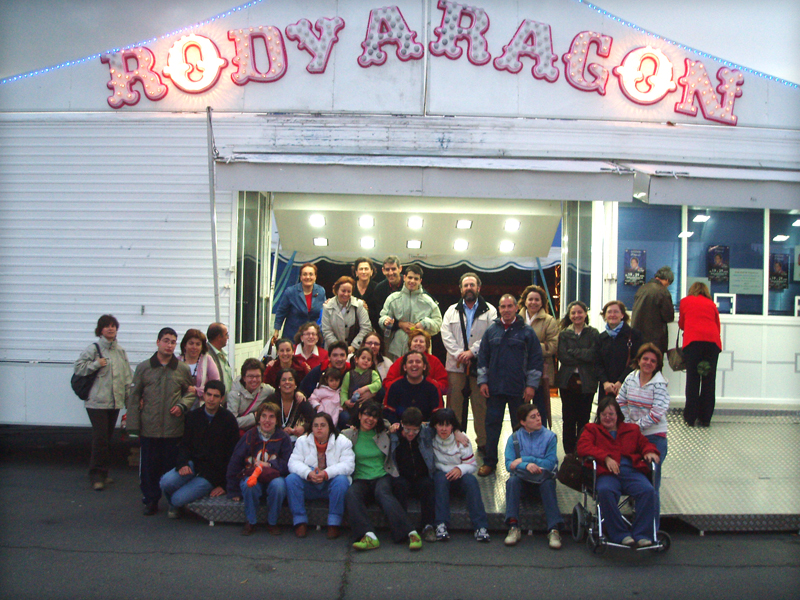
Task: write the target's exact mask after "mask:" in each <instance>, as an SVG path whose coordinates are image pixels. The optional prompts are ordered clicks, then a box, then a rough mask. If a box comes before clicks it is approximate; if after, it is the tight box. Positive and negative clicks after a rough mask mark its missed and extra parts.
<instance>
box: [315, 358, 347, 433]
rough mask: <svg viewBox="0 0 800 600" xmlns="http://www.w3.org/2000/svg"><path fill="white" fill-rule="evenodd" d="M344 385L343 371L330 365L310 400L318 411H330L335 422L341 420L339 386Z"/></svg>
mask: <svg viewBox="0 0 800 600" xmlns="http://www.w3.org/2000/svg"><path fill="white" fill-rule="evenodd" d="M341 385H342V372H341V371H340V370H339V369H337V368H336V367H328V368H327V369H325V372H324V373H323V374H322V377H320V380H319V387H318V388H317V389H315V390H314V391H313V392H312V394H311V397H310V398H309V399H308V401H309V402H310V403H311V406H313V407H314V408H316V409H317V412H324V413H328V414H329V415H330V416H331V418H332V419H333V422H334V423H338V422H339V413H340V412H342V404H341V402H340V399H339V393H340V392H339V386H341Z"/></svg>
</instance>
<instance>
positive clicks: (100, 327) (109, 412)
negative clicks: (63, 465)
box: [74, 315, 133, 492]
mask: <svg viewBox="0 0 800 600" xmlns="http://www.w3.org/2000/svg"><path fill="white" fill-rule="evenodd" d="M118 330H119V321H117V319H116V318H115V317H114V315H102V316H101V317H100V318H99V319H98V320H97V327H95V329H94V334H95V335H96V336H97V337H98V338H99V339H98V340H97V342H95V343H93V344H91V345H90V346H88V347H87V348H86V350H84V351H83V354H81V355H80V357H79V358H78V360H76V361H75V365H74V369H75V374H76V375H91V374H92V373H95V372H96V373H97V376H96V377H95V380H94V383H93V384H92V389H91V391H90V392H89V398H88V399H87V400H86V404H85V405H84V406H85V407H86V412H87V414H88V415H89V421H90V422H91V424H92V456H91V458H90V459H89V481H90V483H91V485H92V488H93V489H94V490H95V491H98V492H99V491H102V490H103V489H104V488H105V486H106V485H108V484H110V483H113V480H112V479H111V477H109V475H108V470H109V467H110V466H111V453H110V452H109V446H110V444H111V438H112V436H113V435H114V428H115V427H116V425H117V417H118V416H119V411H120V410H121V409H123V408H125V406H126V402H127V400H128V394H129V392H130V386H131V382H132V381H133V375H132V373H131V365H130V363H129V362H128V355H127V354H126V352H125V350H123V348H122V346H120V345H119V344H118V343H117V331H118Z"/></svg>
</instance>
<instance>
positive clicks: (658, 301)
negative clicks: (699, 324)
mask: <svg viewBox="0 0 800 600" xmlns="http://www.w3.org/2000/svg"><path fill="white" fill-rule="evenodd" d="M673 281H675V275H674V274H673V273H672V269H670V268H669V267H661V268H660V269H659V270H658V271H656V276H655V277H654V278H653V279H651V280H650V281H648V282H647V283H645V284H644V285H643V286H642V287H640V288H639V291H638V292H636V296H634V298H633V319H632V322H631V327H633V328H634V329H638V330H639V331H640V332H641V333H642V343H643V344H646V343H647V342H652V343H654V344H655V345H656V346H658V347H659V349H660V350H661V351H662V352H666V351H667V343H668V342H667V323H672V321H674V320H675V307H674V306H673V305H672V295H671V294H670V293H669V290H668V289H667V286H668V285H670V284H671V283H672V282H673ZM636 350H638V348H637V349H635V350H634V354H635V353H636Z"/></svg>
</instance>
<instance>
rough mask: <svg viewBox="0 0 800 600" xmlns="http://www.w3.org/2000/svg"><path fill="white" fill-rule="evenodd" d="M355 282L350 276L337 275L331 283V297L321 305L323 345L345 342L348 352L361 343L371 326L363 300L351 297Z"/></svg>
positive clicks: (328, 345)
mask: <svg viewBox="0 0 800 600" xmlns="http://www.w3.org/2000/svg"><path fill="white" fill-rule="evenodd" d="M355 286H356V282H355V281H353V279H352V277H339V279H337V280H336V283H334V284H333V298H329V299H328V300H327V301H326V302H325V304H324V306H323V307H322V336H323V337H324V338H325V346H326V347H330V345H331V344H334V343H335V342H347V346H348V353H350V352H353V351H354V350H355V349H356V348H358V347H359V346H360V345H361V342H362V341H363V340H364V336H366V335H367V333H369V331H370V329H372V326H371V324H370V322H369V314H368V313H367V309H366V307H365V306H364V301H363V300H359V299H358V298H354V297H353V289H354V288H355Z"/></svg>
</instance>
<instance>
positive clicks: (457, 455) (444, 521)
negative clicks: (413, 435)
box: [430, 408, 490, 542]
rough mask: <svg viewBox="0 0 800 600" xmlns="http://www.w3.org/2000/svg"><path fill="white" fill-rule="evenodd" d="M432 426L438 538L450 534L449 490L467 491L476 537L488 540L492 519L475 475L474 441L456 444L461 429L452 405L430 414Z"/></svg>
mask: <svg viewBox="0 0 800 600" xmlns="http://www.w3.org/2000/svg"><path fill="white" fill-rule="evenodd" d="M430 426H431V427H433V428H434V429H435V430H436V435H435V436H434V437H433V457H434V461H435V465H436V471H435V473H434V474H433V484H434V490H435V494H436V523H437V525H436V539H437V540H439V541H443V542H444V541H447V540H449V539H450V534H449V533H448V531H447V526H448V525H449V524H450V491H451V490H452V491H456V492H461V493H464V494H465V495H466V496H467V508H468V509H469V518H470V521H472V527H473V528H474V529H475V539H476V540H477V541H479V542H489V541H490V539H489V532H488V527H489V521H488V519H487V518H486V509H485V508H484V506H483V499H482V498H481V489H480V486H479V485H478V480H477V479H476V478H475V475H474V473H475V471H477V470H478V463H477V462H476V461H475V455H474V453H473V452H472V445H471V444H468V445H467V446H459V445H458V444H456V440H455V436H454V435H453V431H454V430H456V429H458V430H460V429H461V426H460V424H459V422H458V419H457V418H456V414H455V413H454V412H453V410H452V409H450V408H442V409H440V410H438V411H436V412H435V413H433V415H432V416H431V422H430Z"/></svg>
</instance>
